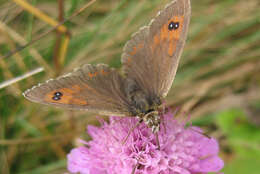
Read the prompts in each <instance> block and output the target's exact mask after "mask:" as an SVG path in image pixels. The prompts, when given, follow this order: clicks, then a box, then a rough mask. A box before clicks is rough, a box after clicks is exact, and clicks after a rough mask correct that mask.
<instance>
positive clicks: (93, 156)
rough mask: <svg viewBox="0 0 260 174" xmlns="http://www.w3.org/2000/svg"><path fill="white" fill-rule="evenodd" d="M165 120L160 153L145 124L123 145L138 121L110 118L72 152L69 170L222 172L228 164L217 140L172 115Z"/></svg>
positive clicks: (95, 173) (88, 173)
mask: <svg viewBox="0 0 260 174" xmlns="http://www.w3.org/2000/svg"><path fill="white" fill-rule="evenodd" d="M163 117H164V123H165V125H163V124H161V130H160V132H159V141H160V147H161V148H160V150H158V146H157V144H156V137H155V135H154V134H153V133H152V132H151V129H149V128H148V127H147V126H146V125H145V124H143V123H142V124H140V125H139V126H138V127H137V128H136V129H135V130H134V131H133V132H131V134H130V136H129V137H128V139H127V141H126V143H125V144H122V141H123V140H124V138H125V137H126V136H127V133H128V131H129V130H130V129H131V127H133V126H134V125H135V124H136V123H137V121H138V119H137V118H129V117H126V118H118V117H110V123H107V122H104V121H102V126H101V127H95V126H88V133H89V134H90V136H91V137H92V140H91V141H89V142H84V144H85V146H82V147H78V148H75V149H72V151H71V152H70V154H68V170H69V171H70V172H72V173H77V172H79V173H82V174H131V172H132V171H133V168H135V167H136V170H135V174H158V173H159V174H197V173H203V174H205V173H208V172H218V171H219V170H221V169H222V167H223V166H224V163H223V161H222V160H221V159H220V158H219V157H218V152H219V147H218V143H217V141H216V140H215V139H214V138H208V137H206V136H204V135H203V134H202V133H200V132H202V131H201V130H200V129H199V128H198V127H188V128H185V127H184V124H183V123H180V122H178V121H177V120H175V119H174V118H173V114H171V113H167V114H165V115H164V116H163ZM164 126H165V127H164ZM164 128H165V129H164Z"/></svg>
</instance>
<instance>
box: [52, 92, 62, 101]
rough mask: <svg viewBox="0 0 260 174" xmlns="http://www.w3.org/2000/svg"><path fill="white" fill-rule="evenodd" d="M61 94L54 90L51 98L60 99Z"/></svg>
mask: <svg viewBox="0 0 260 174" xmlns="http://www.w3.org/2000/svg"><path fill="white" fill-rule="evenodd" d="M62 95H63V94H62V93H61V92H55V93H54V95H53V97H52V99H53V100H55V101H57V100H60V99H61V97H62Z"/></svg>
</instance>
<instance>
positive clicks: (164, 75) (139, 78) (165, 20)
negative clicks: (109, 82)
mask: <svg viewBox="0 0 260 174" xmlns="http://www.w3.org/2000/svg"><path fill="white" fill-rule="evenodd" d="M189 20H190V1H189V0H175V1H172V2H171V3H170V4H168V5H167V6H166V7H165V9H164V10H162V11H161V12H159V13H158V15H157V16H156V17H155V19H153V20H152V21H151V23H150V24H149V25H148V26H146V27H143V28H141V29H140V30H139V31H138V32H137V33H135V34H134V35H133V36H132V38H131V40H130V41H128V42H127V43H126V45H125V47H124V52H123V54H122V63H123V68H124V72H125V73H126V75H127V76H128V77H129V78H132V79H134V80H135V81H136V82H137V83H138V84H139V85H140V87H141V88H142V89H143V90H144V91H145V92H146V93H147V95H149V96H151V97H153V96H158V97H165V96H166V95H167V93H168V91H169V89H170V87H171V85H172V82H173V80H174V77H175V73H176V70H177V67H178V63H179V58H180V55H181V53H182V50H183V47H184V44H185V40H186V37H187V29H188V25H189Z"/></svg>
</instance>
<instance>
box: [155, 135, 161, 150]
mask: <svg viewBox="0 0 260 174" xmlns="http://www.w3.org/2000/svg"><path fill="white" fill-rule="evenodd" d="M155 138H156V143H157V145H158V150H160V149H161V147H160V141H159V136H158V132H156V133H155Z"/></svg>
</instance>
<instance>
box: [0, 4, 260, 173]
mask: <svg viewBox="0 0 260 174" xmlns="http://www.w3.org/2000/svg"><path fill="white" fill-rule="evenodd" d="M28 2H29V3H31V4H32V5H34V6H36V7H37V8H38V9H40V10H42V11H44V12H45V13H47V14H48V15H49V16H51V17H52V18H55V19H56V18H57V16H58V11H59V9H58V5H57V1H51V0H31V1H28ZM87 2H88V1H85V0H67V1H64V6H65V10H64V13H65V15H64V16H65V18H67V17H69V16H71V15H72V13H73V12H75V11H77V10H78V9H79V8H80V7H82V6H83V5H84V4H86V3H87ZM167 2H169V1H168V0H141V1H140V0H131V1H130V0H121V1H119V0H97V2H95V3H94V4H93V5H91V6H90V7H89V8H87V9H86V10H85V11H84V12H83V13H82V14H80V15H78V16H76V17H74V18H72V20H70V22H67V23H66V26H67V28H68V29H69V30H70V32H71V33H72V37H71V41H70V44H69V48H68V50H67V51H68V54H67V56H66V60H65V63H64V65H63V67H62V68H60V69H57V68H55V66H54V64H53V59H54V56H53V55H54V53H55V52H57V50H56V51H55V49H54V47H55V41H56V38H57V33H55V32H52V33H50V34H48V35H46V36H45V37H44V38H42V39H40V40H38V41H37V42H36V43H34V44H33V45H32V46H30V47H29V48H26V49H23V50H22V51H20V52H19V53H18V54H19V55H18V56H17V55H13V56H11V57H8V58H4V59H2V58H0V83H4V82H6V81H7V80H8V79H11V78H14V77H17V76H20V75H22V74H24V73H26V72H28V71H30V70H32V69H34V68H36V67H41V66H42V67H44V68H45V69H46V71H44V72H42V73H39V74H37V75H34V76H32V77H29V78H27V79H26V80H23V81H20V82H18V83H16V84H13V85H11V86H8V87H6V88H4V89H0V173H3V174H8V173H18V174H25V173H26V174H41V173H53V174H54V173H61V172H65V171H66V154H67V153H69V151H70V150H71V149H72V148H73V147H74V146H77V145H78V142H77V141H76V140H77V138H78V137H81V138H83V139H89V137H88V136H87V135H86V134H85V130H86V129H85V128H86V125H87V124H97V123H96V122H97V121H96V117H95V115H93V114H89V113H84V112H80V111H68V110H64V109H56V108H53V107H48V106H42V105H40V104H34V103H31V102H29V101H27V100H25V99H24V97H23V96H22V92H23V91H24V90H25V89H27V88H30V87H31V86H32V85H35V84H37V83H39V82H42V81H44V80H47V79H49V78H54V77H55V74H57V72H59V71H60V72H61V74H63V73H65V72H69V71H71V70H72V69H73V68H76V67H77V66H79V65H82V64H85V63H107V64H109V65H110V66H112V67H116V68H120V55H121V53H122V48H123V46H124V43H125V42H126V41H127V40H128V39H129V38H130V35H131V34H132V33H134V32H135V31H137V30H138V28H139V27H141V26H143V25H146V24H148V23H149V21H150V19H151V18H152V17H154V16H155V15H156V13H157V11H158V10H159V9H162V8H163V7H164V6H165V4H167ZM0 5H1V6H0V9H1V10H0V22H1V23H2V24H5V25H6V26H7V27H9V29H6V28H5V29H3V28H0V56H3V55H6V54H7V53H8V52H9V51H10V50H12V49H13V48H14V47H18V46H20V45H21V44H19V42H18V37H16V36H14V35H11V34H10V32H11V31H12V32H14V33H17V34H19V35H20V36H21V37H22V38H23V39H25V40H26V41H27V42H30V41H31V39H33V38H36V37H37V36H39V35H40V34H42V33H44V32H45V31H47V30H48V29H50V28H51V27H50V26H49V25H48V24H46V23H45V22H43V21H41V20H39V19H37V18H35V17H33V15H32V14H30V13H28V12H26V11H24V10H23V9H22V8H21V7H20V6H18V5H16V4H15V3H14V2H13V1H6V0H1V1H0ZM259 9H260V2H259V0H250V1H244V0H218V1H215V0H200V1H198V0H192V19H191V25H190V29H189V36H188V41H187V44H186V46H185V49H184V53H183V55H182V58H181V62H180V67H179V69H178V72H177V76H176V79H175V81H174V84H173V86H172V89H171V91H170V93H169V95H168V97H167V104H168V105H169V106H170V107H171V108H173V109H174V108H176V107H178V108H180V112H179V115H185V114H183V112H186V113H187V112H188V113H190V114H191V115H192V119H193V124H195V125H198V126H201V127H202V128H203V129H204V130H205V131H206V132H207V133H208V134H209V135H210V136H213V137H215V138H217V139H218V140H219V143H220V150H221V152H220V156H221V157H222V158H223V159H224V161H225V168H224V169H223V172H224V173H226V174H245V173H247V174H258V173H259V164H260V126H259V125H260V90H259V88H260V83H259V82H260V75H259V74H260V58H259V56H260V49H259V48H260V47H259V45H260V10H259ZM9 34H10V36H9ZM32 49H34V50H35V51H36V52H37V53H38V54H39V56H42V60H43V61H39V58H38V57H35V56H33V55H32V54H31V53H30V50H32ZM48 67H49V69H48Z"/></svg>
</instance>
